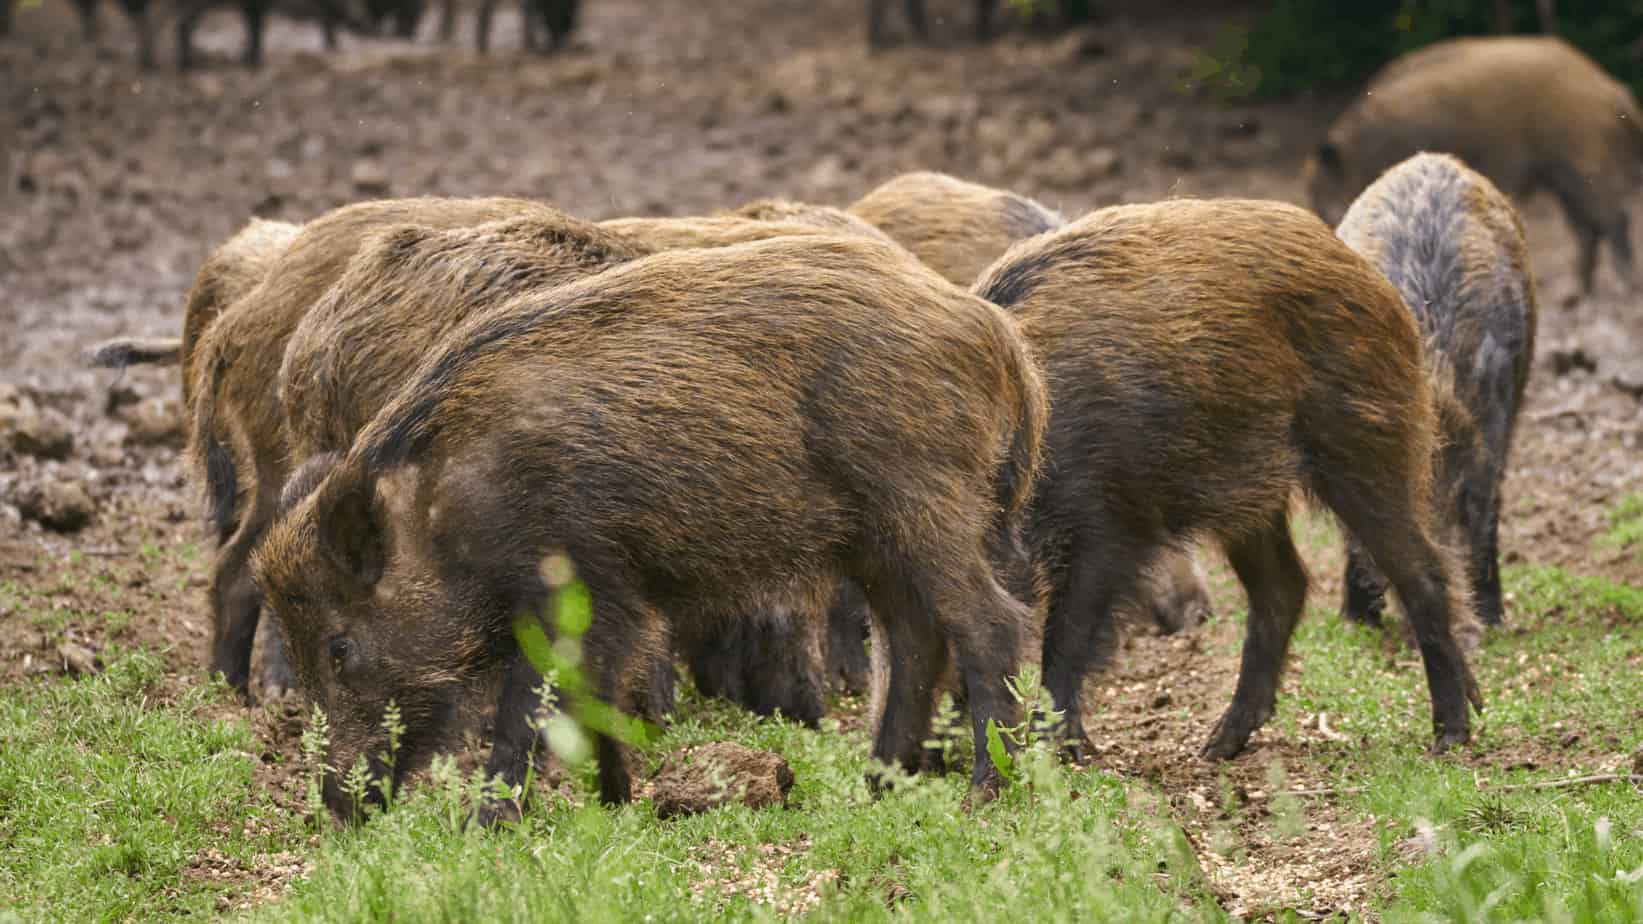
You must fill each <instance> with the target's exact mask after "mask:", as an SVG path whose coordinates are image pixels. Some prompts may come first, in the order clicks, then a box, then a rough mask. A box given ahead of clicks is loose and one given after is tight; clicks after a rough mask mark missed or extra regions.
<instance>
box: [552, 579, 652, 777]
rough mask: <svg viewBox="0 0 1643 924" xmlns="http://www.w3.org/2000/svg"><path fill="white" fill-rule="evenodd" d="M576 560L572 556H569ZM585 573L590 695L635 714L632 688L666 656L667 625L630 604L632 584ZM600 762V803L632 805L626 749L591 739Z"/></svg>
mask: <svg viewBox="0 0 1643 924" xmlns="http://www.w3.org/2000/svg"><path fill="white" fill-rule="evenodd" d="M573 557H575V556H573ZM584 567H586V568H587V570H586V571H584V572H583V574H584V578H583V579H584V580H585V581H587V587H588V593H589V596H590V597H591V598H592V599H593V600H594V601H596V602H595V603H594V611H593V622H592V624H591V625H589V626H588V631H587V634H586V635H585V636H583V637H582V650H583V652H584V654H585V662H584V664H585V667H584V669H585V670H587V671H588V672H589V679H590V680H591V681H592V685H593V693H594V695H595V696H597V697H598V698H599V699H600V700H601V701H602V702H604V703H607V704H608V705H610V707H611V708H612V709H613V710H615V711H616V712H617V713H620V714H622V715H628V716H631V715H633V714H634V706H635V699H636V697H635V693H636V688H637V687H639V686H641V685H645V684H648V683H649V681H650V676H651V672H652V671H653V670H654V668H655V663H656V660H657V659H658V658H664V657H666V656H667V644H666V643H667V639H668V632H667V631H666V629H665V626H666V624H665V623H664V622H663V621H662V620H661V619H660V618H659V617H658V615H657V613H656V611H655V610H654V609H653V608H652V607H649V606H646V605H643V604H638V603H629V602H627V601H628V600H629V599H631V598H630V597H629V595H628V594H627V593H625V592H624V591H625V589H626V588H627V587H631V586H632V584H622V583H615V584H614V586H613V584H612V583H606V582H599V584H598V586H596V582H595V581H594V580H593V579H592V577H593V575H596V574H598V573H599V570H600V569H597V568H595V567H594V566H593V565H592V564H589V563H586V562H584ZM594 750H595V754H596V755H597V757H598V759H599V800H600V801H601V802H603V803H605V804H606V805H621V804H624V803H627V802H631V801H633V778H632V776H631V775H630V773H629V772H628V763H627V753H626V748H625V746H624V745H623V744H622V743H621V742H620V741H618V740H617V739H616V738H615V737H613V736H611V735H608V734H605V733H603V732H596V733H595V735H594Z"/></svg>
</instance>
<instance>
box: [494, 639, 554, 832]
mask: <svg viewBox="0 0 1643 924" xmlns="http://www.w3.org/2000/svg"><path fill="white" fill-rule="evenodd" d="M541 685H542V674H541V672H540V671H538V670H537V669H536V667H535V666H534V665H532V664H531V662H530V659H529V658H527V657H525V653H524V652H522V651H521V652H516V653H515V654H514V656H513V658H512V660H510V661H509V663H508V675H507V678H506V679H505V680H503V682H502V691H501V693H500V694H499V695H498V697H497V701H496V733H495V737H493V738H492V740H491V758H490V760H489V761H488V762H487V763H486V764H485V776H486V777H487V778H490V777H496V776H499V777H501V778H502V782H503V783H504V784H506V785H508V786H517V787H523V786H524V783H525V776H526V774H527V773H528V772H529V771H530V768H531V762H532V761H533V760H534V759H535V757H536V744H537V741H536V739H537V735H536V729H535V728H533V727H532V726H531V716H533V715H534V714H535V713H536V709H537V707H538V706H539V705H541V702H542V700H541V698H540V697H539V696H538V695H537V688H538V687H540V686H541ZM526 795H527V794H526V793H525V792H524V791H523V790H522V789H521V791H520V796H519V800H518V801H514V800H511V799H508V800H496V799H490V800H486V802H485V804H484V805H483V806H481V807H480V810H479V822H480V824H482V825H485V826H487V827H488V826H490V825H494V824H496V823H497V822H499V821H517V820H518V818H519V813H520V809H521V808H522V803H523V802H524V801H525V797H526Z"/></svg>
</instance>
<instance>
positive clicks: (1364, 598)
mask: <svg viewBox="0 0 1643 924" xmlns="http://www.w3.org/2000/svg"><path fill="white" fill-rule="evenodd" d="M1342 583H1343V584H1344V585H1345V592H1344V594H1343V595H1342V599H1341V616H1342V617H1343V618H1345V619H1346V620H1347V621H1348V622H1355V623H1358V624H1360V625H1365V626H1379V625H1380V624H1381V613H1383V612H1384V611H1385V610H1386V578H1385V577H1383V576H1382V575H1381V572H1380V570H1379V569H1377V568H1376V567H1375V563H1374V562H1372V561H1370V560H1369V554H1368V553H1367V552H1365V551H1364V550H1363V546H1362V545H1361V544H1359V542H1358V540H1357V539H1355V538H1353V537H1352V536H1351V535H1350V534H1348V535H1347V536H1346V577H1345V579H1344V580H1343V582H1342Z"/></svg>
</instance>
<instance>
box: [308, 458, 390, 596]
mask: <svg viewBox="0 0 1643 924" xmlns="http://www.w3.org/2000/svg"><path fill="white" fill-rule="evenodd" d="M374 493H375V492H373V491H372V489H371V486H370V485H369V484H358V483H355V484H349V485H345V486H339V488H338V489H337V490H336V491H334V492H331V493H330V496H328V497H326V498H325V499H324V501H322V502H321V504H320V506H319V510H318V513H319V530H320V544H321V548H323V549H324V551H325V555H326V557H327V558H329V559H330V561H331V564H332V565H333V566H334V567H336V568H337V570H339V571H341V572H342V573H343V574H344V575H346V576H347V577H349V578H351V579H352V580H354V581H357V582H359V585H360V586H361V587H366V588H368V587H371V586H373V585H375V584H376V582H377V580H378V579H379V578H381V577H382V566H383V561H384V560H385V558H386V543H385V541H384V538H383V534H382V521H381V519H380V516H379V511H378V510H377V505H376V498H375V497H374Z"/></svg>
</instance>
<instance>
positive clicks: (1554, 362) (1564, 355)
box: [1546, 346, 1597, 376]
mask: <svg viewBox="0 0 1643 924" xmlns="http://www.w3.org/2000/svg"><path fill="white" fill-rule="evenodd" d="M1546 361H1547V364H1548V365H1550V366H1551V367H1552V374H1553V375H1557V376H1564V375H1568V374H1569V373H1571V372H1574V371H1576V370H1579V371H1581V372H1596V371H1597V360H1596V359H1594V358H1592V355H1591V354H1590V353H1587V352H1586V348H1585V347H1582V346H1572V347H1567V348H1556V347H1554V348H1552V349H1550V350H1547V351H1546Z"/></svg>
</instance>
